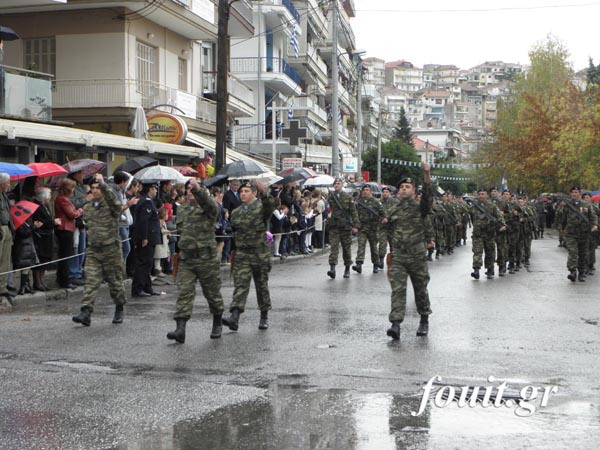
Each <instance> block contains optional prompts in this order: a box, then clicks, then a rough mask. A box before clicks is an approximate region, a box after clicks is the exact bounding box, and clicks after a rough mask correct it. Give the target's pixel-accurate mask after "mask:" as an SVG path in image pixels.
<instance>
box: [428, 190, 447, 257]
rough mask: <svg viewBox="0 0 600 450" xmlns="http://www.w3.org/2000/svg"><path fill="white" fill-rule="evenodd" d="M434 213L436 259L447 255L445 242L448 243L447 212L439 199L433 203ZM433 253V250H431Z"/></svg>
mask: <svg viewBox="0 0 600 450" xmlns="http://www.w3.org/2000/svg"><path fill="white" fill-rule="evenodd" d="M431 210H432V213H433V223H432V225H433V231H434V234H435V237H434V239H435V259H438V258H439V257H440V254H442V255H443V254H445V251H444V242H446V235H445V232H446V223H445V220H446V219H445V217H446V210H445V209H444V207H443V206H442V204H441V201H440V200H439V199H436V200H434V201H433V206H432V207H431ZM429 251H431V249H429Z"/></svg>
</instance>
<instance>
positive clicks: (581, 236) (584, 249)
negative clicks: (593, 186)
mask: <svg viewBox="0 0 600 450" xmlns="http://www.w3.org/2000/svg"><path fill="white" fill-rule="evenodd" d="M566 202H569V203H570V205H571V206H572V208H574V209H575V210H577V211H578V212H579V214H577V213H575V211H573V209H572V208H571V207H570V206H569V205H565V206H563V214H562V215H561V221H560V222H559V224H558V226H559V227H560V229H561V230H562V231H563V234H564V239H565V244H566V246H567V251H568V252H569V256H568V258H567V269H569V271H570V272H574V271H575V270H576V269H578V270H579V273H580V274H585V273H586V272H587V255H588V247H589V244H588V243H589V239H590V234H591V227H593V226H597V225H598V216H597V215H596V213H595V212H594V210H593V208H591V207H590V204H589V203H587V202H584V201H578V202H576V201H574V200H572V199H569V200H566ZM584 217H585V218H586V219H587V220H584Z"/></svg>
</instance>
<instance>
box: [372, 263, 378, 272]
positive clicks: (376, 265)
mask: <svg viewBox="0 0 600 450" xmlns="http://www.w3.org/2000/svg"><path fill="white" fill-rule="evenodd" d="M373 273H379V264H373Z"/></svg>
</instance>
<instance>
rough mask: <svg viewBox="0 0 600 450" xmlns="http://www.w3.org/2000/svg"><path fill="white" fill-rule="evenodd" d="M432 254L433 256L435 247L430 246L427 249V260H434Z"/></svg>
mask: <svg viewBox="0 0 600 450" xmlns="http://www.w3.org/2000/svg"><path fill="white" fill-rule="evenodd" d="M432 256H433V249H431V248H430V249H428V250H427V261H433V258H432Z"/></svg>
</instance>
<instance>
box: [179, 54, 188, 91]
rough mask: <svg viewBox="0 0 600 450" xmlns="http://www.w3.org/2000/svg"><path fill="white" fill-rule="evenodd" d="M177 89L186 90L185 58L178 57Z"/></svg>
mask: <svg viewBox="0 0 600 450" xmlns="http://www.w3.org/2000/svg"><path fill="white" fill-rule="evenodd" d="M178 76H179V90H180V91H187V60H185V59H182V58H179V66H178Z"/></svg>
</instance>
